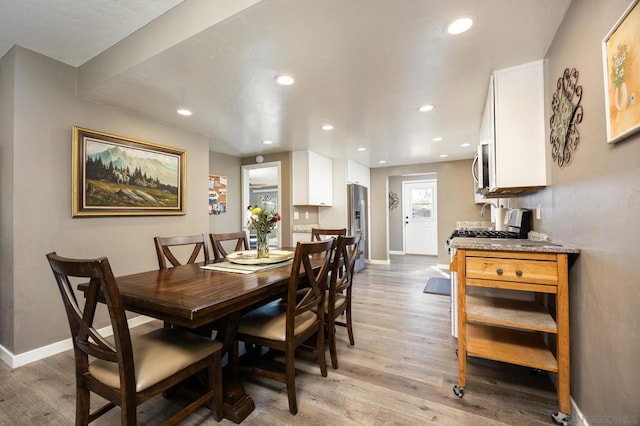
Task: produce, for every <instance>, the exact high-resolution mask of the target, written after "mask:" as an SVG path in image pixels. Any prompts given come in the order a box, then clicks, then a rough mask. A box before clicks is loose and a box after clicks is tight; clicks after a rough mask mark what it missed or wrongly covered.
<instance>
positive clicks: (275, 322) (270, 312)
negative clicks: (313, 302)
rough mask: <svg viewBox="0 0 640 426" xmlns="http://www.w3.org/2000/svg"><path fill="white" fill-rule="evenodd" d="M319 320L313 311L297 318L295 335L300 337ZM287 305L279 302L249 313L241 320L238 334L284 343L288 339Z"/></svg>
mask: <svg viewBox="0 0 640 426" xmlns="http://www.w3.org/2000/svg"><path fill="white" fill-rule="evenodd" d="M316 319H317V316H316V314H315V313H313V312H311V311H307V312H303V313H301V314H300V315H298V316H297V317H296V325H295V328H294V334H296V335H298V334H300V333H303V332H304V331H306V330H307V329H308V328H309V327H311V326H312V325H313V324H314V323H315V321H316ZM286 324H287V305H286V304H283V303H280V302H279V301H276V302H272V303H269V304H268V305H265V306H263V307H261V308H258V309H256V310H254V311H251V312H249V313H248V314H246V315H244V316H243V317H242V318H241V319H240V324H239V325H238V333H240V334H247V335H250V336H255V337H261V338H264V339H270V340H276V341H281V342H284V341H285V338H286V333H287V331H286Z"/></svg>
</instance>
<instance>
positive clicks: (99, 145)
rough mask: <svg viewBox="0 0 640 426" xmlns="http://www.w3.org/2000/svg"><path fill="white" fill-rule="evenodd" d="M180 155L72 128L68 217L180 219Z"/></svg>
mask: <svg viewBox="0 0 640 426" xmlns="http://www.w3.org/2000/svg"><path fill="white" fill-rule="evenodd" d="M185 165H186V151H184V150H181V149H177V148H170V147H167V146H162V145H157V144H153V143H150V142H143V141H140V140H136V139H130V138H125V137H122V136H116V135H113V134H110V133H105V132H99V131H96V130H89V129H83V128H82V127H77V126H74V127H73V158H72V169H73V170H72V173H73V182H72V195H71V197H72V216H73V217H82V216H165V215H184V214H185V213H186V210H185V188H184V186H185Z"/></svg>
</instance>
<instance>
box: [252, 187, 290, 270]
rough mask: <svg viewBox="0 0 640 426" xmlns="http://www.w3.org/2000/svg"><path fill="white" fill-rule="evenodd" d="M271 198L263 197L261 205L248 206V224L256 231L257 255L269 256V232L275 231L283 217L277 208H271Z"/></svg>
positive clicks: (261, 256) (260, 256)
mask: <svg viewBox="0 0 640 426" xmlns="http://www.w3.org/2000/svg"><path fill="white" fill-rule="evenodd" d="M269 204H270V203H269V200H268V199H261V203H260V205H253V206H249V207H248V208H247V211H248V213H247V224H248V225H249V226H251V227H252V228H253V229H255V231H256V249H257V257H258V259H260V258H265V257H269V233H270V232H271V231H273V229H274V228H275V227H276V225H277V224H278V222H280V219H282V217H281V216H280V213H278V212H276V211H275V209H273V208H269Z"/></svg>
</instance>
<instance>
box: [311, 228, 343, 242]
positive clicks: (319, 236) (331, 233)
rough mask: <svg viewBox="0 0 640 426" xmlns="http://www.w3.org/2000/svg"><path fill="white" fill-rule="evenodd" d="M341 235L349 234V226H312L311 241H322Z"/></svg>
mask: <svg viewBox="0 0 640 426" xmlns="http://www.w3.org/2000/svg"><path fill="white" fill-rule="evenodd" d="M340 235H347V228H312V229H311V241H321V240H324V239H326V238H331V237H335V238H338V236H340Z"/></svg>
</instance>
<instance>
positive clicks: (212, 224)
mask: <svg viewBox="0 0 640 426" xmlns="http://www.w3.org/2000/svg"><path fill="white" fill-rule="evenodd" d="M209 173H211V174H216V175H222V176H226V177H227V212H226V213H221V214H219V215H210V216H209V232H212V233H218V234H221V233H226V232H236V231H239V230H241V229H242V227H243V226H244V223H243V221H244V209H243V208H242V178H241V170H240V157H234V156H232V155H226V154H220V153H218V152H209Z"/></svg>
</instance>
